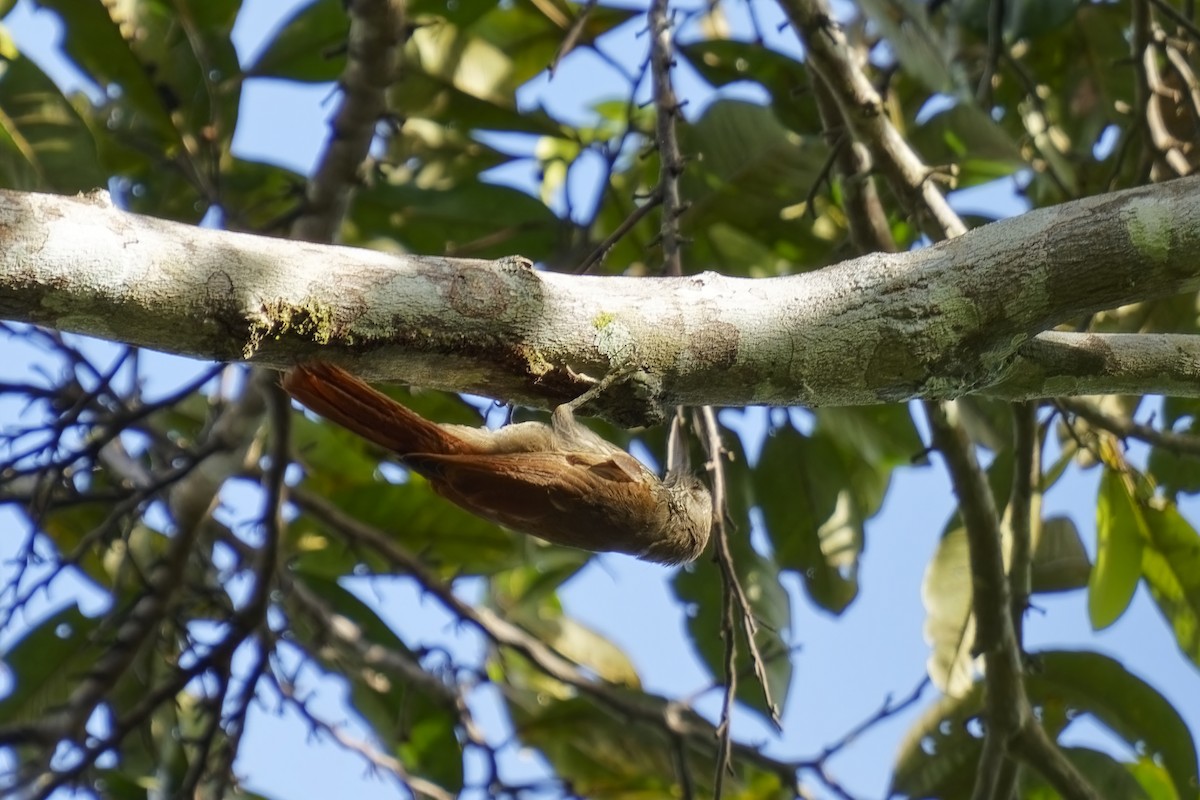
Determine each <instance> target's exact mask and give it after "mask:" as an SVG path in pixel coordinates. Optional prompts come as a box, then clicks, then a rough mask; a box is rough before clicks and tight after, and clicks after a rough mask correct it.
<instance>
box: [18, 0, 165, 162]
mask: <svg viewBox="0 0 1200 800" xmlns="http://www.w3.org/2000/svg"><path fill="white" fill-rule="evenodd" d="M38 5H40V6H42V7H43V8H48V9H51V10H53V11H55V12H57V13H58V15H59V17H61V18H62V22H63V26H64V28H65V30H66V38H65V40H64V43H63V44H64V49H65V50H66V52H67V55H69V56H70V57H71V59H72V60H73V61H74V62H75V65H76V66H77V67H79V69H80V70H82V71H83V72H84V73H86V74H87V75H88V77H90V78H91V79H92V80H93V81H95V82H96V83H97V84H99V85H100V86H102V87H106V88H107V87H115V88H116V89H117V91H118V92H119V96H120V99H121V100H120V101H121V103H122V104H126V105H128V106H129V108H130V110H131V111H133V112H135V113H136V114H138V116H139V117H140V120H141V122H142V124H143V125H145V126H146V127H147V128H148V129H150V130H152V131H153V132H154V134H155V136H156V137H161V139H162V140H166V141H170V140H174V139H175V127H174V123H172V121H171V115H170V111H171V109H170V108H169V107H168V103H166V102H165V101H166V96H165V95H164V94H163V93H162V92H161V88H162V87H161V84H160V83H159V82H158V81H157V80H156V76H155V75H154V74H153V72H152V71H151V70H149V69H147V65H146V64H144V63H143V62H142V60H141V59H140V58H139V57H138V55H137V54H136V53H135V51H134V45H133V41H132V40H131V39H129V38H127V37H126V36H125V34H124V32H123V31H122V29H121V26H120V25H119V24H118V23H117V22H115V21H114V20H113V18H112V17H111V16H110V14H109V11H108V7H107V6H106V4H104V3H95V2H90V0H42V1H41V2H39V4H38ZM123 8H124V9H128V8H130V6H129V4H125V5H124V6H123ZM130 33H132V31H130Z"/></svg>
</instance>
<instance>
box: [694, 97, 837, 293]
mask: <svg viewBox="0 0 1200 800" xmlns="http://www.w3.org/2000/svg"><path fill="white" fill-rule="evenodd" d="M679 133H680V147H681V148H682V149H683V152H684V153H685V154H686V155H687V156H688V157H690V158H694V159H695V160H694V161H692V162H689V165H688V169H687V170H686V171H685V172H684V174H683V175H682V176H681V191H682V193H683V196H684V197H685V198H687V200H688V201H689V202H690V203H691V205H690V207H689V209H688V211H687V212H686V213H685V214H684V215H683V217H682V219H681V222H682V227H683V234H684V235H685V236H689V237H692V238H694V239H695V241H694V242H693V243H692V244H691V245H690V246H689V251H688V257H689V260H696V261H699V262H701V263H704V264H705V265H706V266H709V267H712V268H717V269H720V270H722V271H724V272H728V273H732V274H739V275H753V276H760V275H776V274H785V273H789V272H792V271H794V270H795V269H796V264H798V263H802V264H804V266H805V268H815V267H817V266H820V265H821V264H822V263H823V261H824V259H825V258H826V254H828V253H830V252H831V250H832V248H831V246H830V243H831V242H833V241H836V240H837V239H838V238H839V237H840V236H841V234H842V229H843V227H844V226H843V225H842V224H840V223H838V222H837V220H836V219H835V218H834V217H833V216H820V217H819V220H820V224H819V225H817V224H813V223H807V222H806V223H805V224H801V218H802V217H803V216H804V214H805V213H807V212H809V211H811V209H809V207H808V206H807V205H806V196H807V193H808V191H809V187H811V186H813V185H814V183H815V182H816V181H817V180H819V179H820V177H821V176H822V174H823V166H824V164H825V162H826V159H827V156H828V152H829V150H828V147H827V145H826V144H825V141H824V140H823V139H822V138H821V137H818V136H801V135H799V134H797V133H795V132H794V131H791V130H788V129H787V128H785V127H784V126H783V124H782V123H780V121H779V120H778V119H777V118H776V116H775V113H774V112H773V111H772V110H771V109H769V108H766V107H764V106H761V105H756V104H754V103H747V102H744V101H737V100H717V101H716V102H714V103H712V104H711V105H709V107H708V108H706V109H705V110H704V113H703V114H702V115H701V116H700V118H699V119H697V120H696V121H695V122H693V123H692V124H691V125H687V126H684V127H683V128H681V129H680V132H679ZM821 208H827V206H826V205H825V204H824V201H822V206H821ZM734 234H736V235H734ZM746 240H752V241H755V242H757V247H756V248H755V249H754V250H753V251H752V252H751V253H750V254H748V253H746V252H744V251H742V250H741V249H739V248H740V246H741V244H742V243H743V242H744V241H746Z"/></svg>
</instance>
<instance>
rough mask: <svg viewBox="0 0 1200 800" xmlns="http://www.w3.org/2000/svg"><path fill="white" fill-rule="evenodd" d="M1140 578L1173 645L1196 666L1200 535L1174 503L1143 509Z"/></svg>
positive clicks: (1199, 627) (1198, 656)
mask: <svg viewBox="0 0 1200 800" xmlns="http://www.w3.org/2000/svg"><path fill="white" fill-rule="evenodd" d="M1143 516H1144V519H1145V522H1146V530H1147V532H1148V534H1149V539H1148V540H1147V542H1146V546H1145V548H1144V549H1143V550H1142V575H1143V577H1144V578H1145V579H1146V585H1147V586H1148V587H1149V588H1150V595H1151V596H1152V597H1153V598H1154V602H1155V603H1156V604H1157V605H1158V610H1159V611H1160V612H1162V615H1163V616H1164V617H1166V619H1167V622H1168V623H1170V625H1171V629H1172V631H1174V633H1175V642H1176V643H1177V644H1178V645H1179V649H1180V650H1182V651H1183V653H1184V655H1186V656H1187V657H1188V658H1189V659H1191V661H1192V663H1193V664H1195V665H1197V666H1200V534H1197V532H1196V529H1195V528H1194V527H1192V525H1191V523H1189V522H1188V521H1187V520H1186V519H1184V518H1183V515H1182V514H1180V513H1179V509H1178V508H1177V507H1176V506H1175V505H1174V504H1165V505H1164V506H1163V507H1161V508H1158V507H1154V506H1150V507H1147V508H1145V509H1143Z"/></svg>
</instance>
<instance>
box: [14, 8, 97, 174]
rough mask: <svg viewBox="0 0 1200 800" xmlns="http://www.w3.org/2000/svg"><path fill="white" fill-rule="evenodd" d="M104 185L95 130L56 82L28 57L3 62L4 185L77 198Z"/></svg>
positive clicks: (18, 57)
mask: <svg viewBox="0 0 1200 800" xmlns="http://www.w3.org/2000/svg"><path fill="white" fill-rule="evenodd" d="M0 39H3V40H4V42H3V43H4V45H5V49H7V45H9V44H10V43H9V42H8V41H7V35H6V34H5V32H4V31H2V30H0ZM104 183H105V175H104V173H103V172H102V171H101V169H100V162H99V158H98V156H97V152H96V142H95V140H94V139H93V138H92V134H91V131H90V130H88V127H87V125H86V123H85V122H84V120H83V119H82V118H81V117H80V116H79V115H78V114H77V113H76V112H75V108H74V107H73V106H72V105H71V103H70V102H69V101H68V100H67V98H65V97H63V95H62V93H61V92H60V91H59V90H58V87H57V86H56V85H55V84H54V82H53V81H51V80H50V79H49V78H48V77H46V75H45V74H44V73H43V72H42V71H41V70H40V69H39V68H38V66H37V65H36V64H34V63H33V62H32V61H30V60H29V59H27V58H22V57H20V56H17V57H14V58H11V59H7V58H5V59H0V185H2V186H4V187H6V188H9V189H23V190H31V191H49V192H55V193H60V194H71V193H75V192H87V191H92V190H93V189H96V188H98V187H102V186H103V185H104Z"/></svg>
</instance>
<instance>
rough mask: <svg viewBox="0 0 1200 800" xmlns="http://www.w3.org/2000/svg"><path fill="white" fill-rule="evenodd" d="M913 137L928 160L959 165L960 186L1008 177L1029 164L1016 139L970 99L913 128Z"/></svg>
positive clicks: (913, 143)
mask: <svg viewBox="0 0 1200 800" xmlns="http://www.w3.org/2000/svg"><path fill="white" fill-rule="evenodd" d="M910 140H911V143H912V145H913V146H914V147H915V148H916V149H917V151H918V152H919V153H920V154H921V156H922V158H923V160H924V161H925V163H927V164H939V165H948V164H954V165H956V166H957V167H958V180H957V183H956V185H957V186H958V187H960V188H965V187H968V186H976V185H978V184H981V183H986V182H987V181H992V180H995V179H997V178H1004V177H1008V176H1010V175H1012V174H1014V173H1016V172H1017V171H1019V170H1022V169H1026V168H1027V167H1028V164H1027V162H1026V160H1025V158H1024V157H1023V155H1022V153H1021V148H1020V147H1019V146H1018V144H1017V142H1015V141H1013V139H1012V137H1010V136H1009V135H1008V134H1007V133H1006V132H1005V131H1004V129H1003V128H1002V127H1000V125H999V124H997V123H996V122H995V121H994V120H993V119H992V118H991V117H990V116H988V114H987V113H986V112H985V111H984V110H983V109H981V108H980V107H979V106H977V105H975V104H974V102H970V101H962V102H958V103H955V104H954V105H953V106H952V107H951V108H948V109H946V110H945V111H942V112H940V113H937V114H934V115H933V116H931V117H930V118H929V119H927V120H925V122H924V123H922V124H920V125H918V126H917V127H916V128H915V129H914V130H913V131H912V134H911V137H910Z"/></svg>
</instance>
